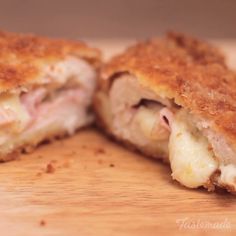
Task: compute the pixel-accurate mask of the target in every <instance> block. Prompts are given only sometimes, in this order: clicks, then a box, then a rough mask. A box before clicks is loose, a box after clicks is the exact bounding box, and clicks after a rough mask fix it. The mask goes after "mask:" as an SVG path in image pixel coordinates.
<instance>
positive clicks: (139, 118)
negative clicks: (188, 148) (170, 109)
mask: <svg viewBox="0 0 236 236" xmlns="http://www.w3.org/2000/svg"><path fill="white" fill-rule="evenodd" d="M159 114H160V109H159V108H158V109H151V108H148V107H140V108H139V109H138V111H137V113H136V114H135V117H134V119H133V122H136V123H137V124H138V127H139V128H140V129H141V131H142V134H143V135H144V136H145V137H146V138H148V139H150V140H166V139H168V137H169V131H168V130H167V129H166V128H165V127H163V126H162V125H160V117H159Z"/></svg>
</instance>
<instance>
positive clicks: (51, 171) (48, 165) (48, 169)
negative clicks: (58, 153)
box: [46, 163, 56, 174]
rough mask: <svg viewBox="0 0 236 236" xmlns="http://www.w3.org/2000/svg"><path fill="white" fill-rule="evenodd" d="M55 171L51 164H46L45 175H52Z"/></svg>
mask: <svg viewBox="0 0 236 236" xmlns="http://www.w3.org/2000/svg"><path fill="white" fill-rule="evenodd" d="M55 170H56V169H55V167H54V166H53V164H52V163H49V164H47V167H46V173H48V174H52V173H54V172H55Z"/></svg>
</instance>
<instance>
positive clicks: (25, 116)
mask: <svg viewBox="0 0 236 236" xmlns="http://www.w3.org/2000/svg"><path fill="white" fill-rule="evenodd" d="M0 108H1V109H5V110H10V111H12V112H14V113H15V119H14V130H18V131H19V130H22V129H23V128H24V127H25V126H26V124H27V123H28V122H29V120H30V115H29V113H28V112H27V110H26V108H25V107H24V105H23V104H22V103H21V102H20V98H19V95H18V94H2V95H1V96H0Z"/></svg>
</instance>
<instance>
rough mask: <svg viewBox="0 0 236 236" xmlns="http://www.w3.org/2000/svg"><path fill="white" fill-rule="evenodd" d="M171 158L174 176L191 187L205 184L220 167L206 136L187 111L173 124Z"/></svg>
mask: <svg viewBox="0 0 236 236" xmlns="http://www.w3.org/2000/svg"><path fill="white" fill-rule="evenodd" d="M186 121H187V122H186ZM169 159H170V164H171V169H172V177H173V178H174V179H176V180H177V181H179V182H180V183H182V184H183V185H185V186H187V187H189V188H196V187H199V186H203V185H205V184H206V183H207V182H208V180H209V178H210V177H211V175H212V174H213V173H214V171H216V170H217V168H218V163H217V161H216V160H215V159H214V154H213V152H212V150H210V149H209V144H208V141H207V139H206V137H204V136H203V135H201V133H200V132H199V131H198V130H197V129H196V128H195V127H194V126H193V125H192V124H191V123H190V122H188V117H187V115H186V112H185V111H179V112H178V113H177V114H176V115H175V119H174V120H173V123H172V125H171V134H170V139H169Z"/></svg>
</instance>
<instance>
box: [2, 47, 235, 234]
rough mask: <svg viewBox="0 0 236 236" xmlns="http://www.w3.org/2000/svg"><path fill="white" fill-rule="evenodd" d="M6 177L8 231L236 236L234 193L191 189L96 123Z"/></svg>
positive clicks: (7, 169)
mask: <svg viewBox="0 0 236 236" xmlns="http://www.w3.org/2000/svg"><path fill="white" fill-rule="evenodd" d="M121 45H122V46H123V44H121ZM225 45H226V44H225ZM227 45H228V44H227ZM227 45H226V46H227ZM224 48H225V50H228V51H231V56H232V58H233V57H234V55H233V54H232V50H231V49H232V47H230V49H229V47H228V48H227V47H224ZM234 48H236V47H234ZM115 49H117V48H115ZM235 51H236V50H235ZM108 53H109V52H108ZM0 180H1V184H0V235H4V236H5V235H7V236H8V235H17V236H18V235H22V236H27V235H65V236H67V235H69V236H70V235H86V236H87V235H145V236H146V235H190V234H191V235H221V234H224V235H228V234H229V235H236V197H235V196H232V195H230V194H228V193H226V192H218V193H208V192H207V191H206V190H203V189H198V190H190V189H186V188H184V187H182V186H180V185H179V184H177V183H176V182H175V181H172V179H171V176H170V169H169V167H168V166H167V165H165V164H163V163H161V162H159V161H156V160H153V159H149V158H145V157H143V156H141V155H139V154H137V153H133V152H130V151H128V150H126V149H124V148H123V147H121V146H120V145H118V144H115V143H113V142H112V141H109V139H108V138H106V137H105V136H103V135H102V134H100V133H99V132H98V131H97V130H96V129H95V128H88V129H84V130H82V131H81V132H79V133H78V134H76V135H75V136H74V137H71V138H69V139H64V140H59V141H56V142H55V143H52V144H48V145H41V146H40V147H39V148H38V149H37V150H36V151H35V152H34V153H32V154H27V155H22V156H21V157H20V159H18V160H16V161H13V162H8V163H4V164H1V165H0Z"/></svg>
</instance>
